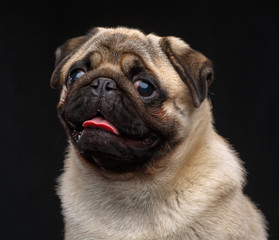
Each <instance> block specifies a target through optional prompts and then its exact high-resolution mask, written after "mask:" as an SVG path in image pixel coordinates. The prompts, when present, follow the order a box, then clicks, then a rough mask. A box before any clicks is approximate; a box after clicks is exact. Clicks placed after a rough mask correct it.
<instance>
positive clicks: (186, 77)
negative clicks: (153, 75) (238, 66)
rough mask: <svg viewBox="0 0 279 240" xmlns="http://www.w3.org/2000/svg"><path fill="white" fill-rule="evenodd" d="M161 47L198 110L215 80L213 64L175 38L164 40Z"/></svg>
mask: <svg viewBox="0 0 279 240" xmlns="http://www.w3.org/2000/svg"><path fill="white" fill-rule="evenodd" d="M160 45H161V48H162V50H163V51H164V53H165V54H166V55H167V57H168V59H169V61H170V62H171V64H172V65H173V67H174V69H175V70H176V71H177V73H178V74H179V76H180V78H181V79H182V81H183V82H185V84H186V85H187V87H188V88H189V91H190V94H191V97H192V100H193V104H194V106H195V107H196V108H198V107H199V106H200V104H201V103H202V102H203V100H204V99H205V98H206V97H207V92H208V87H209V85H210V84H211V82H212V81H213V78H214V72H213V64H212V62H211V61H210V60H208V59H207V58H206V57H205V56H204V55H202V54H201V53H199V52H197V51H195V50H193V49H191V48H190V47H189V46H188V45H187V44H186V43H185V42H183V41H182V40H180V39H178V38H175V37H165V38H162V39H161V42H160Z"/></svg>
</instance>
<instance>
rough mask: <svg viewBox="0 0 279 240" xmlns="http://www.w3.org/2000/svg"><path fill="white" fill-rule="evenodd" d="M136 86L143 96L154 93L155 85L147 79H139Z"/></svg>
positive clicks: (149, 95)
mask: <svg viewBox="0 0 279 240" xmlns="http://www.w3.org/2000/svg"><path fill="white" fill-rule="evenodd" d="M134 86H135V88H136V89H137V90H138V92H139V94H140V95H141V96H142V97H151V96H152V95H153V93H154V88H153V86H152V85H151V84H150V83H148V82H146V81H143V80H137V81H136V82H135V83H134Z"/></svg>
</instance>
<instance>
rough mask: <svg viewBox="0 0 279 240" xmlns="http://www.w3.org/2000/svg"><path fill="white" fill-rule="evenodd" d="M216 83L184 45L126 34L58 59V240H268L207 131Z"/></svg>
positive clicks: (234, 161) (87, 38)
mask: <svg viewBox="0 0 279 240" xmlns="http://www.w3.org/2000/svg"><path fill="white" fill-rule="evenodd" d="M213 78H214V73H213V66H212V63H211V61H210V60H208V59H207V58H206V57H205V56H204V55H202V54H201V53H199V52H198V51H195V50H193V49H192V48H190V46H189V45H188V44H187V43H185V42H184V41H183V40H181V39H179V38H176V37H159V36H157V35H155V34H148V35H145V34H144V33H142V32H141V31H139V30H136V29H129V28H125V27H117V28H94V29H93V30H91V31H89V32H88V33H87V34H86V35H84V36H81V37H77V38H73V39H70V40H68V41H67V42H66V43H64V44H63V45H62V46H60V47H59V48H58V49H57V50H56V67H55V70H54V72H53V74H52V78H51V86H52V87H53V88H61V97H60V101H59V104H58V106H57V110H58V116H59V119H60V121H61V123H62V125H63V126H64V128H65V130H66V134H67V136H68V139H69V147H68V150H67V154H66V158H65V167H64V171H63V174H62V175H61V177H60V178H59V187H58V195H59V196H60V198H61V202H62V209H63V216H64V221H65V239H66V240H186V239H187V240H190V239H191V240H194V239H203V240H205V239H208V240H209V239H210V240H224V239H232V240H233V239H235V240H244V239H247V240H248V239H249V240H260V239H261V240H262V239H267V231H266V223H265V220H264V217H263V215H262V213H261V212H260V211H259V210H258V209H257V207H256V206H255V205H254V204H253V203H252V201H250V200H249V198H248V197H247V196H245V195H244V194H243V186H244V184H245V171H244V168H243V165H242V162H241V161H240V159H239V158H238V156H237V154H236V153H235V151H234V150H233V149H232V147H231V146H230V145H229V144H228V142H227V141H225V140H224V139H223V138H222V137H221V136H219V135H218V134H217V133H216V131H215V129H214V126H213V120H212V119H213V118H212V111H211V103H210V100H209V99H208V96H207V93H208V87H209V85H210V84H211V82H212V80H213Z"/></svg>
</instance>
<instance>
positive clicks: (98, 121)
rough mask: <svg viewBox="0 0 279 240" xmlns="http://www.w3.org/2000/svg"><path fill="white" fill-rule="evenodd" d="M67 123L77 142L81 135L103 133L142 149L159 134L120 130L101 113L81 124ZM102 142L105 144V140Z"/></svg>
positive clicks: (105, 135) (153, 142) (123, 143)
mask: <svg viewBox="0 0 279 240" xmlns="http://www.w3.org/2000/svg"><path fill="white" fill-rule="evenodd" d="M67 125H68V127H69V129H70V130H71V133H72V138H73V139H74V141H75V142H76V143H79V142H80V141H81V140H82V138H83V137H90V135H94V134H95V135H98V136H99V137H100V136H101V135H103V137H106V138H113V139H116V140H117V141H118V143H119V145H121V146H126V147H131V148H136V149H141V150H144V149H145V148H150V147H153V146H154V145H156V143H157V142H158V140H159V139H160V136H159V134H157V133H155V132H152V131H151V130H149V131H148V132H146V133H144V134H142V135H140V134H134V135H133V134H131V133H130V134H127V133H124V132H120V131H119V130H118V129H117V128H116V127H115V126H114V125H113V124H112V123H111V122H109V121H108V120H106V119H105V118H104V117H103V116H102V115H101V114H98V115H96V116H95V117H93V118H92V119H89V120H86V121H84V122H83V124H82V125H78V124H73V123H71V122H70V121H67ZM91 137H92V136H91ZM103 144H105V142H104V143H103Z"/></svg>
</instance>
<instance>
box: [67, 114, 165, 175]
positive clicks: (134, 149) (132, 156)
mask: <svg viewBox="0 0 279 240" xmlns="http://www.w3.org/2000/svg"><path fill="white" fill-rule="evenodd" d="M66 122H67V125H68V129H69V130H70V132H71V137H72V140H73V142H74V145H75V146H76V147H77V149H78V151H79V153H80V154H81V155H82V156H83V157H84V158H85V159H86V160H89V161H90V162H92V163H94V164H95V165H98V166H101V167H102V168H105V169H107V170H110V171H114V172H125V171H131V170H134V169H136V168H139V167H142V166H143V165H145V164H146V163H147V162H148V161H149V160H150V158H151V157H152V153H153V152H154V149H155V148H156V147H157V146H158V145H159V143H160V142H161V136H160V134H159V133H157V132H155V131H152V130H150V129H148V131H144V132H142V133H141V134H140V133H139V132H137V133H136V132H135V133H134V134H133V133H131V131H130V132H129V131H127V132H125V130H124V129H123V130H121V129H118V128H117V127H116V126H115V125H114V124H113V123H111V121H109V120H107V119H105V117H104V116H103V115H101V114H97V115H96V116H94V117H93V118H91V119H88V120H85V121H84V122H83V123H82V124H73V123H72V122H70V121H66Z"/></svg>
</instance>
